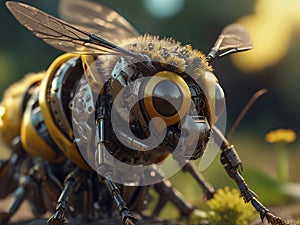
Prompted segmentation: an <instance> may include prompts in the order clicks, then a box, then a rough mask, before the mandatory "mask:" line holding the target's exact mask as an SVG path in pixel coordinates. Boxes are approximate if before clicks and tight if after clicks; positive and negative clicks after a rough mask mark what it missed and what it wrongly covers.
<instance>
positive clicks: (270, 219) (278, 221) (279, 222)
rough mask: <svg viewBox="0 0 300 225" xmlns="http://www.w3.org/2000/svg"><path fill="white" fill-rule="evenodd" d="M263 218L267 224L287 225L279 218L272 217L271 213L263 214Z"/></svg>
mask: <svg viewBox="0 0 300 225" xmlns="http://www.w3.org/2000/svg"><path fill="white" fill-rule="evenodd" d="M265 218H266V219H267V221H268V223H269V224H272V225H287V223H286V222H285V221H284V220H283V219H281V218H280V217H277V216H274V215H273V214H272V213H270V212H267V213H266V214H265Z"/></svg>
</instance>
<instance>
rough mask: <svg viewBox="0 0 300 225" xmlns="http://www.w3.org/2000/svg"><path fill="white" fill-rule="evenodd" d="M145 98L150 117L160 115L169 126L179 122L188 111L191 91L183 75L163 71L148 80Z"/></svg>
mask: <svg viewBox="0 0 300 225" xmlns="http://www.w3.org/2000/svg"><path fill="white" fill-rule="evenodd" d="M143 99H144V106H145V109H146V112H147V114H148V115H149V117H150V119H152V118H155V117H159V118H161V119H163V120H164V121H165V123H166V125H167V126H169V125H172V124H176V123H177V122H179V121H180V120H181V119H182V118H183V117H184V116H185V115H186V114H187V113H188V111H189V108H190V104H191V92H190V89H189V87H188V85H187V83H186V82H185V81H184V79H183V78H182V77H181V76H179V75H178V74H176V73H173V72H170V71H161V72H158V73H157V74H155V75H154V76H152V77H151V78H150V79H149V80H148V81H147V83H146V85H145V89H144V91H143Z"/></svg>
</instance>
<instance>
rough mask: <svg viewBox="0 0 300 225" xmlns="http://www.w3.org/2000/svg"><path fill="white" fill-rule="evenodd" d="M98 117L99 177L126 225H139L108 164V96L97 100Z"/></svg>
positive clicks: (97, 164) (97, 155) (96, 161)
mask: <svg viewBox="0 0 300 225" xmlns="http://www.w3.org/2000/svg"><path fill="white" fill-rule="evenodd" d="M96 105H97V107H96V108H97V112H96V113H97V117H96V143H97V150H96V154H95V156H96V157H95V165H96V167H97V168H98V172H99V174H101V175H102V176H99V178H100V180H101V181H102V183H103V184H104V185H105V187H106V189H107V190H108V192H109V194H110V195H111V197H112V199H113V201H114V203H115V205H116V207H117V209H118V211H119V213H120V216H121V219H122V222H123V224H124V225H137V219H136V218H135V217H134V216H133V215H132V214H131V213H130V211H129V209H128V207H127V205H126V203H125V201H124V200H123V198H122V196H121V194H120V190H119V189H118V187H117V186H116V185H115V183H114V182H113V181H112V179H111V177H112V175H113V173H114V169H113V168H112V166H110V165H109V164H107V163H106V157H105V154H106V153H107V150H106V147H105V142H106V137H105V123H106V119H107V115H106V114H107V110H106V96H105V95H101V96H99V98H98V99H97V104H96Z"/></svg>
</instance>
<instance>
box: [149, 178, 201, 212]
mask: <svg viewBox="0 0 300 225" xmlns="http://www.w3.org/2000/svg"><path fill="white" fill-rule="evenodd" d="M154 189H155V190H156V191H157V192H158V193H159V202H158V203H157V205H156V207H155V209H154V211H153V213H152V215H153V216H158V214H159V213H160V212H161V210H162V208H163V207H164V206H165V204H166V203H167V202H172V203H173V204H174V205H175V206H176V208H177V209H178V210H179V211H180V214H181V216H184V217H185V216H188V215H190V214H191V213H192V212H193V211H194V209H195V208H194V207H193V206H192V205H191V203H189V202H188V201H187V200H186V199H185V198H184V197H183V195H182V194H181V193H180V192H179V191H178V190H177V189H175V188H174V187H173V185H172V184H171V182H170V181H168V180H164V181H162V182H159V183H157V184H155V185H154Z"/></svg>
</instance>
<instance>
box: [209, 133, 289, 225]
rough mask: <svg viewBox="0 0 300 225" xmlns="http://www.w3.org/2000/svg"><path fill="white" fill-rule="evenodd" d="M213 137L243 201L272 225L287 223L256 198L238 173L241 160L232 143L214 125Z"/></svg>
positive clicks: (222, 161) (222, 160)
mask: <svg viewBox="0 0 300 225" xmlns="http://www.w3.org/2000/svg"><path fill="white" fill-rule="evenodd" d="M213 135H214V138H215V139H216V140H217V141H218V143H222V144H221V151H222V153H221V163H222V165H223V166H224V168H225V170H226V172H227V174H228V175H229V176H230V177H231V178H232V179H233V180H234V181H235V183H236V184H237V186H238V188H239V190H240V192H241V195H242V196H243V198H244V201H245V202H251V204H252V205H253V207H254V208H255V210H256V211H257V212H258V213H259V214H260V217H261V220H262V221H263V220H264V218H266V219H267V221H268V222H269V223H270V224H272V225H286V224H287V223H286V222H285V221H284V220H283V219H281V218H280V217H277V216H275V215H273V214H272V213H271V212H270V211H269V209H267V208H266V207H265V206H264V205H262V204H261V203H260V202H259V201H258V200H257V196H256V194H255V193H254V192H253V191H252V190H251V189H250V188H249V186H248V185H247V183H246V182H245V180H244V178H243V176H242V175H241V173H240V168H241V165H242V164H241V160H240V159H239V156H238V154H237V152H236V151H235V148H234V146H233V145H230V143H229V142H228V141H227V140H226V138H225V137H224V136H223V134H222V133H221V132H220V130H218V129H217V128H216V127H214V128H213Z"/></svg>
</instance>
